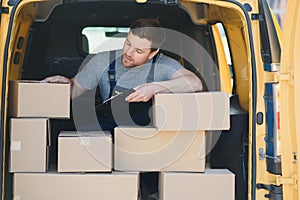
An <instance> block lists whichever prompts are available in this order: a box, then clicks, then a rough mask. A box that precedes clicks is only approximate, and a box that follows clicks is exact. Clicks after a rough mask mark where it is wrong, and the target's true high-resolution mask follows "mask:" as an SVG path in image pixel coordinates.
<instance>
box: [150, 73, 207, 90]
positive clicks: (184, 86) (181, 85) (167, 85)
mask: <svg viewBox="0 0 300 200" xmlns="http://www.w3.org/2000/svg"><path fill="white" fill-rule="evenodd" d="M153 84H155V85H157V87H156V89H155V93H160V92H198V91H201V90H203V85H202V83H201V81H200V79H199V78H198V77H196V76H194V75H186V76H180V77H178V78H175V79H171V80H168V81H161V82H153Z"/></svg>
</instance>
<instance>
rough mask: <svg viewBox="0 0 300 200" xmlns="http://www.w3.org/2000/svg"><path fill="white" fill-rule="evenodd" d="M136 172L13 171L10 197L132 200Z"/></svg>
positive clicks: (22, 198)
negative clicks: (12, 195) (12, 185)
mask: <svg viewBox="0 0 300 200" xmlns="http://www.w3.org/2000/svg"><path fill="white" fill-rule="evenodd" d="M138 177H139V176H138V173H126V174H125V173H122V174H121V173H112V174H105V173H101V174H100V173H98V174H97V173H88V174H80V173H15V174H14V187H13V194H14V199H19V200H96V199H103V200H120V199H122V200H136V199H137V196H138V183H139V178H138Z"/></svg>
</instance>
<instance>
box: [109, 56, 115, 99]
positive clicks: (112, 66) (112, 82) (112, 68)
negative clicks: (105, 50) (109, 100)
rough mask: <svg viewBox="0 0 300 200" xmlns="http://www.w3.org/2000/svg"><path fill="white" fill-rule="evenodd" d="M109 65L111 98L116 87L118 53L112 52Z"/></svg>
mask: <svg viewBox="0 0 300 200" xmlns="http://www.w3.org/2000/svg"><path fill="white" fill-rule="evenodd" d="M109 63H110V64H109V69H108V80H109V85H110V92H109V97H111V96H112V93H113V90H114V88H115V86H116V70H115V69H116V51H110V54H109Z"/></svg>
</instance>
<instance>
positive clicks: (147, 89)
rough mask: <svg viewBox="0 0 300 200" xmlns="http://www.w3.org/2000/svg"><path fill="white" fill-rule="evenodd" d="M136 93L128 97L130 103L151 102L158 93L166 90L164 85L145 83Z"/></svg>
mask: <svg viewBox="0 0 300 200" xmlns="http://www.w3.org/2000/svg"><path fill="white" fill-rule="evenodd" d="M134 89H135V92H133V93H131V94H130V95H128V97H126V99H125V100H126V101H128V102H147V101H149V100H150V99H151V98H152V97H153V96H154V95H155V94H156V93H157V92H159V91H161V90H163V89H164V87H163V86H162V85H159V84H156V83H154V82H153V83H145V84H142V85H139V86H137V87H136V88H134Z"/></svg>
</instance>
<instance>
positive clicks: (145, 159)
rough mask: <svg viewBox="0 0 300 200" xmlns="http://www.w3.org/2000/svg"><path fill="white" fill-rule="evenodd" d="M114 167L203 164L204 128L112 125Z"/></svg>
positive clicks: (171, 168) (161, 168) (191, 166)
mask: <svg viewBox="0 0 300 200" xmlns="http://www.w3.org/2000/svg"><path fill="white" fill-rule="evenodd" d="M114 139H115V146H114V150H115V151H114V169H115V170H120V171H195V172H203V171H204V167H205V131H179V132H176V131H158V130H157V129H155V128H133V127H131V128H130V127H118V128H115V138H114Z"/></svg>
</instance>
